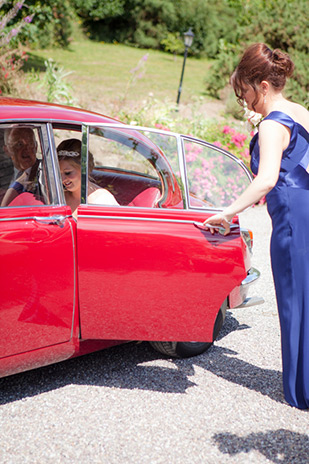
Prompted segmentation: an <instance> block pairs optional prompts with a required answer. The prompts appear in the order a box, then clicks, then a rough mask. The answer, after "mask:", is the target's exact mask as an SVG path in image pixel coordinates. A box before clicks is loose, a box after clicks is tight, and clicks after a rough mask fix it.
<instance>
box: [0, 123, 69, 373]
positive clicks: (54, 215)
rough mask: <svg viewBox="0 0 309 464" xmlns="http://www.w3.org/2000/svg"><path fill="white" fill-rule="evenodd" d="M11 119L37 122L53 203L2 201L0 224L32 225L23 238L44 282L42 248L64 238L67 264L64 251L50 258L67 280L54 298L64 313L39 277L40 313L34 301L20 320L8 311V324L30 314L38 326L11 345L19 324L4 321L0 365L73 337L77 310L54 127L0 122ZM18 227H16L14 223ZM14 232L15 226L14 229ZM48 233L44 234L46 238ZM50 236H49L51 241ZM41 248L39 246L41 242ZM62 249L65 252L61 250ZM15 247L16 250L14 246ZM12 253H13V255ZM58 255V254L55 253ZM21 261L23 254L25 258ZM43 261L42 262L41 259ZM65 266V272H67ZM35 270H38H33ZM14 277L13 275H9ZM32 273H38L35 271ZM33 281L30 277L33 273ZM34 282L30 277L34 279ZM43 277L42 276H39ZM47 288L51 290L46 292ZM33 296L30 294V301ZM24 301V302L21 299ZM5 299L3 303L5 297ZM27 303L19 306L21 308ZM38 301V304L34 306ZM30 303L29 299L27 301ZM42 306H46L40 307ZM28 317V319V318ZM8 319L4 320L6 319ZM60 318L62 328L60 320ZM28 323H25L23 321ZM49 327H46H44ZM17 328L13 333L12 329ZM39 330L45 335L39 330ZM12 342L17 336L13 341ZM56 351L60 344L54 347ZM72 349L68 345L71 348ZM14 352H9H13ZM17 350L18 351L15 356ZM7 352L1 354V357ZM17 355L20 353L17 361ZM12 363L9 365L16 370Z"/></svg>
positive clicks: (45, 266) (17, 312) (46, 267)
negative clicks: (26, 238)
mask: <svg viewBox="0 0 309 464" xmlns="http://www.w3.org/2000/svg"><path fill="white" fill-rule="evenodd" d="M12 124H20V125H24V126H29V127H31V126H32V127H35V128H38V131H39V136H40V142H41V147H42V151H44V153H43V156H44V159H45V162H46V163H47V166H48V168H47V169H48V176H49V180H48V181H49V183H50V185H49V186H50V192H51V199H52V202H51V203H52V204H48V205H39V206H35V205H34V206H31V205H29V206H21V207H10V206H7V207H3V208H1V209H0V221H1V223H2V224H5V225H6V226H7V228H8V232H9V233H11V232H10V230H13V232H14V230H15V229H14V227H15V228H16V225H17V224H21V226H23V224H24V225H25V226H26V227H27V228H28V229H29V228H30V229H29V230H30V232H28V235H29V237H30V236H31V233H32V232H31V230H32V229H33V230H34V234H35V238H34V239H33V240H32V241H30V242H28V243H29V247H30V246H31V249H34V247H35V250H36V251H35V253H38V256H39V260H40V263H41V265H42V276H41V279H44V280H45V281H46V282H48V281H49V278H51V279H50V280H51V281H54V280H53V276H52V275H51V274H49V273H50V272H52V271H51V270H49V263H50V261H49V259H50V258H51V257H52V255H53V254H54V255H55V253H54V252H52V251H50V252H48V253H47V250H48V246H49V245H48V243H49V242H50V243H51V244H52V246H54V245H55V244H56V243H58V244H59V245H60V244H61V243H64V240H65V247H64V248H63V246H62V245H61V248H62V250H64V252H65V253H66V254H67V259H68V264H67V265H65V266H62V265H61V259H65V256H61V257H59V261H58V263H57V262H56V257H55V256H53V258H52V259H53V260H54V266H53V268H57V269H58V271H57V272H58V278H59V276H61V273H62V275H63V278H64V279H63V282H64V287H63V288H65V286H66V291H65V290H63V295H62V296H61V295H60V294H58V295H57V298H56V299H55V301H58V303H59V304H60V305H61V304H63V305H64V306H63V308H64V313H63V314H61V312H60V313H59V310H58V312H57V311H56V312H55V313H54V311H53V307H54V305H55V304H56V303H53V301H52V300H51V299H48V298H49V297H48V295H47V293H48V292H46V294H44V292H42V291H41V285H40V283H39V281H36V282H35V288H36V289H37V299H38V302H39V303H40V307H42V308H43V309H44V311H43V313H40V314H36V313H35V309H36V308H35V306H33V309H31V311H34V313H33V315H30V317H28V320H25V318H24V316H23V319H22V323H21V322H18V321H20V320H21V319H20V317H21V314H22V311H21V310H18V309H16V310H15V314H14V317H12V324H13V322H14V321H16V324H17V325H19V326H20V327H21V326H22V324H24V323H25V322H26V323H28V324H29V323H30V324H29V326H30V325H31V323H33V322H32V321H33V320H34V319H33V318H36V320H35V324H36V326H35V327H37V334H36V331H35V327H34V328H33V330H32V332H33V334H32V339H33V341H32V342H29V343H27V339H26V338H24V339H23V338H22V339H23V346H20V347H17V345H16V348H14V342H13V340H14V339H15V340H16V337H17V333H18V327H16V325H14V326H11V327H7V329H8V331H7V335H6V337H7V343H8V344H9V346H10V349H9V350H5V353H4V356H3V357H2V359H3V362H4V364H5V365H6V367H5V369H8V358H10V359H11V360H12V362H13V364H14V365H15V368H16V366H18V363H20V362H21V363H22V364H23V365H25V364H27V362H28V358H30V357H31V355H30V354H29V356H27V355H26V353H27V352H29V353H30V352H32V351H33V350H40V349H45V348H48V347H52V346H53V345H60V344H67V343H68V342H69V341H70V340H72V337H73V336H76V335H77V334H76V331H75V332H74V329H75V326H76V314H77V299H76V295H77V293H76V285H77V281H76V279H77V276H76V260H75V227H76V225H75V222H74V220H72V215H71V212H70V209H69V208H68V207H67V205H66V203H65V199H64V194H63V189H62V185H61V177H60V172H59V167H58V163H57V161H56V149H55V143H54V138H53V129H52V125H51V123H50V122H47V121H42V120H35V119H33V120H29V119H26V120H24V119H23V120H19V119H15V120H10V121H3V122H1V125H2V127H7V126H10V125H12ZM10 224H12V227H11V229H10ZM16 231H18V229H16ZM16 233H17V234H18V232H16ZM19 237H20V239H17V240H20V241H21V242H22V240H23V239H24V237H23V234H22V233H21V232H20V233H19ZM46 237H47V239H46ZM53 239H54V241H53ZM44 240H45V242H46V240H48V243H47V242H46V243H45V245H44V247H45V248H44V249H45V252H46V253H47V254H46V255H45V257H44V256H42V252H40V251H39V248H38V247H39V246H40V243H42V242H44ZM11 243H12V247H13V249H14V250H15V249H16V246H17V245H16V243H18V242H11ZM36 243H38V247H36ZM40 250H41V248H40ZM65 250H67V252H66V251H65ZM15 252H16V250H15ZM13 257H15V255H13ZM16 257H17V258H18V253H17V252H16ZM60 258H61V259H60ZM29 260H30V263H31V257H30V256H29ZM25 263H26V261H25V260H24V264H25ZM44 263H45V264H44ZM26 269H27V266H25V270H26ZM67 271H68V272H67ZM37 276H38V273H37ZM12 277H13V276H12ZM35 279H37V277H35ZM32 281H33V279H32ZM33 282H34V281H33ZM46 282H44V285H43V288H45V287H46ZM41 283H42V281H41ZM51 294H54V293H52V292H51ZM62 297H68V298H69V300H70V301H66V299H65V298H64V299H63V300H62ZM19 298H20V308H22V306H23V296H22V294H21V293H20V296H19ZM41 298H42V299H43V300H44V302H43V304H42V302H41V301H40V300H41ZM35 301H36V300H34V304H35V305H36V303H35ZM24 303H25V302H24ZM5 305H6V303H5ZM26 306H27V305H25V306H24V308H26ZM36 307H38V306H36ZM28 308H29V304H28ZM45 310H47V311H46V312H45ZM31 318H32V319H31ZM8 323H9V322H8ZM62 324H63V326H62V328H61V325H62ZM25 327H26V328H27V325H26V326H25ZM41 327H42V330H43V329H44V330H43V332H42V334H41V335H40V334H39V332H40V328H41ZM48 327H49V328H50V330H51V332H49V329H48ZM26 328H25V333H24V336H25V335H26V333H27V330H26ZM23 330H24V329H22V328H21V329H20V331H21V332H20V333H21V337H23V335H22V333H23ZM15 332H16V333H15ZM43 333H44V335H43ZM2 341H3V342H4V343H5V337H4V338H3V339H2ZM16 343H17V342H16ZM58 351H59V352H60V351H61V350H58ZM70 352H71V354H72V350H70ZM13 355H14V356H13ZM16 355H17V356H16ZM19 355H21V356H19ZM4 358H6V360H5V359H4ZM20 359H22V360H21V361H20ZM15 368H14V370H15ZM1 369H2V361H1V362H0V374H1ZM19 369H20V370H23V368H21V366H20V367H19Z"/></svg>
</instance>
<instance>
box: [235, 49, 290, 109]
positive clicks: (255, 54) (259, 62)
mask: <svg viewBox="0 0 309 464" xmlns="http://www.w3.org/2000/svg"><path fill="white" fill-rule="evenodd" d="M293 71H294V63H293V61H292V60H291V58H290V57H289V55H287V54H286V53H283V52H282V51H281V50H279V49H277V48H276V49H275V50H273V51H272V50H271V49H270V48H269V47H267V45H265V44H264V43H256V44H253V45H251V46H250V47H249V48H247V50H246V51H245V52H244V54H243V56H242V58H241V60H240V62H239V64H238V66H237V68H236V69H235V71H234V72H233V74H232V76H231V79H230V82H231V85H232V87H233V89H234V92H235V95H236V96H237V98H238V102H239V103H240V104H241V105H243V101H244V99H243V94H244V90H245V87H246V86H248V85H250V86H251V87H252V88H253V89H254V91H255V94H256V99H255V101H254V102H253V103H252V107H253V108H254V105H255V104H256V103H257V101H258V93H257V91H258V89H257V87H258V85H259V84H260V83H261V82H262V81H267V82H269V83H270V84H271V85H272V86H273V87H274V88H275V89H276V90H278V91H280V90H282V89H283V88H284V86H285V83H286V79H287V77H290V76H292V74H293Z"/></svg>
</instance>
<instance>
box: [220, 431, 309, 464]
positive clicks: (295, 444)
mask: <svg viewBox="0 0 309 464" xmlns="http://www.w3.org/2000/svg"><path fill="white" fill-rule="evenodd" d="M213 440H214V442H215V443H216V444H217V445H218V447H219V450H220V451H221V452H222V453H223V454H229V455H230V456H235V455H236V454H239V453H249V452H250V451H253V450H256V451H258V452H259V453H261V454H262V455H263V456H264V457H265V458H266V459H268V460H269V461H270V462H274V463H278V464H279V463H280V464H292V463H293V464H305V463H306V462H308V457H309V436H308V435H305V434H301V433H297V432H291V431H290V430H285V429H279V430H269V431H267V432H259V433H250V435H248V436H246V437H238V436H237V435H233V434H231V433H217V434H216V435H214V436H213ZM250 462H252V461H251V460H250Z"/></svg>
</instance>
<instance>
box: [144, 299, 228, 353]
mask: <svg viewBox="0 0 309 464" xmlns="http://www.w3.org/2000/svg"><path fill="white" fill-rule="evenodd" d="M226 308H227V300H225V301H224V303H223V305H222V306H221V308H220V309H219V311H218V314H217V317H216V321H215V325H214V329H213V340H216V338H217V336H218V335H219V332H220V330H221V327H222V325H223V322H224V319H225V314H226ZM149 343H150V345H151V346H152V347H153V348H154V349H155V350H156V351H159V353H162V354H165V355H166V356H170V357H173V358H191V357H192V356H197V355H199V354H202V353H204V352H205V351H207V350H208V349H209V348H210V347H211V345H212V342H149Z"/></svg>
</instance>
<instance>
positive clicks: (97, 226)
mask: <svg viewBox="0 0 309 464" xmlns="http://www.w3.org/2000/svg"><path fill="white" fill-rule="evenodd" d="M0 111H1V117H0V201H1V207H0V257H1V268H0V274H1V276H0V277H1V294H0V320H1V321H0V376H6V375H10V374H13V373H17V372H21V371H25V370H28V369H33V368H36V367H39V366H43V365H47V364H51V363H55V362H59V361H63V360H66V359H68V358H71V357H74V356H79V355H82V354H85V353H90V352H92V351H96V350H100V349H103V348H107V347H109V346H112V345H115V344H119V343H124V342H127V341H140V340H143V341H145V340H147V341H150V343H151V344H152V345H153V346H154V347H155V348H156V349H158V350H159V351H161V352H163V353H165V354H167V355H170V356H180V357H186V356H193V355H196V354H199V353H202V352H203V351H205V350H206V349H207V348H208V347H209V346H210V345H211V344H212V343H213V341H214V340H215V339H216V337H217V335H218V332H219V330H220V328H221V326H222V323H223V321H224V317H225V311H226V308H234V307H238V306H243V305H246V304H248V299H246V295H247V289H248V287H249V285H250V283H252V282H253V281H254V280H255V279H256V278H258V275H259V273H258V271H257V270H255V269H253V268H252V267H251V260H250V252H251V247H252V235H250V232H249V231H248V230H242V229H240V227H239V222H238V218H237V217H235V218H234V221H233V222H234V224H233V227H232V230H231V234H230V235H227V236H224V235H223V234H221V233H220V231H219V233H215V234H211V233H210V231H209V230H205V228H204V227H203V225H202V223H203V221H204V220H205V219H206V218H207V217H208V216H209V215H211V214H213V213H214V212H216V211H218V210H220V209H221V208H222V206H223V205H224V204H226V203H229V202H230V201H231V200H232V199H233V198H234V197H235V196H237V195H238V194H239V193H240V192H241V191H242V190H243V189H244V188H245V187H246V186H247V185H248V183H249V182H250V181H251V175H250V173H249V171H248V170H247V168H246V167H245V165H244V164H243V163H242V162H241V161H240V160H238V159H237V158H236V157H234V156H233V155H232V154H230V153H228V152H226V151H225V150H222V149H220V148H218V147H216V146H214V145H211V144H210V143H207V142H205V141H202V140H198V139H195V138H193V137H188V136H184V135H179V134H175V133H172V132H166V131H161V130H156V129H149V128H140V127H130V126H128V125H125V124H121V123H120V122H118V121H116V120H113V119H111V118H108V117H106V116H102V115H99V114H95V113H92V112H88V111H83V110H81V109H74V108H71V107H63V106H59V105H51V104H47V103H41V102H33V101H26V100H19V99H9V98H0ZM16 128H30V129H31V130H32V131H33V133H34V137H35V144H32V145H35V150H36V170H37V171H36V173H35V176H34V177H33V178H32V179H30V177H29V178H28V184H27V185H29V188H26V189H23V191H19V190H18V189H17V190H16V195H15V197H14V199H13V200H11V199H10V200H5V198H7V192H8V191H10V189H12V185H15V184H14V182H15V183H16V179H17V178H18V176H19V175H22V174H20V173H18V172H16V171H17V170H18V167H17V163H16V160H15V159H14V156H12V155H10V152H9V150H8V147H10V143H9V141H8V140H9V137H10V134H12V130H14V129H16ZM70 138H75V139H78V140H79V141H80V144H81V179H82V185H81V198H80V205H79V206H78V208H77V219H75V218H74V217H73V216H72V210H71V208H70V207H69V206H68V205H67V204H66V201H65V196H64V189H63V184H62V179H61V174H60V169H59V162H58V157H57V146H58V145H59V143H60V142H62V141H63V140H67V139H70ZM14 143H15V145H16V146H15V148H21V149H22V148H23V145H22V142H18V141H15V142H14ZM11 148H12V147H11ZM13 148H14V146H13ZM13 148H12V149H13ZM90 152H91V153H92V155H93V157H94V164H95V166H94V168H93V166H91V169H90V168H89V166H88V162H89V161H88V160H89V153H90ZM22 156H24V159H26V158H27V154H25V155H24V154H22ZM92 168H93V169H92ZM28 171H29V169H28ZM90 171H91V172H90ZM31 172H32V171H31ZM89 175H90V176H91V179H92V182H95V183H96V185H99V186H100V187H103V188H105V189H107V190H109V191H110V192H111V193H112V194H113V195H114V197H115V199H116V200H117V202H118V205H112V206H111V205H104V204H91V203H89V202H88V201H87V188H88V187H87V185H88V182H87V179H88V176H89ZM29 176H31V175H29ZM17 184H20V183H18V181H17ZM38 190H39V191H40V195H39V196H38V194H37V192H38ZM251 303H252V302H251ZM249 304H250V301H249Z"/></svg>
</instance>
